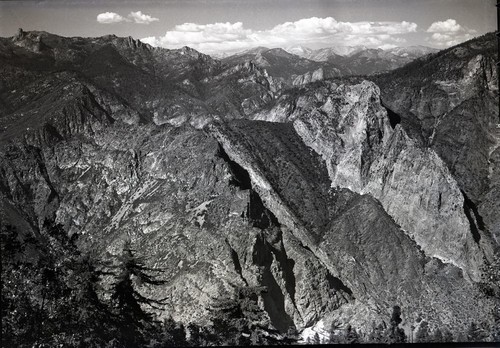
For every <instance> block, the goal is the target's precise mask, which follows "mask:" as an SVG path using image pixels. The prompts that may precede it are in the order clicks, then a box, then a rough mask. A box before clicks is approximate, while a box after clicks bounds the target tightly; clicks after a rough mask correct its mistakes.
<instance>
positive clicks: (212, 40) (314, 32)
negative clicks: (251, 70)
mask: <svg viewBox="0 0 500 348" xmlns="http://www.w3.org/2000/svg"><path fill="white" fill-rule="evenodd" d="M416 31H417V24H415V23H411V22H406V21H403V22H339V21H337V20H335V19H334V18H332V17H326V18H318V17H311V18H304V19H300V20H298V21H295V22H285V23H281V24H278V25H276V26H275V27H273V28H271V29H267V30H252V29H246V28H245V27H244V26H243V23H241V22H237V23H229V22H226V23H212V24H196V23H184V24H181V25H176V26H175V27H174V28H172V29H171V30H169V31H167V32H166V33H165V35H164V36H161V37H147V38H144V39H142V41H143V42H146V43H149V44H151V45H153V46H160V47H165V48H179V47H182V46H190V47H193V48H195V49H197V50H200V51H202V52H205V53H215V52H220V51H237V50H242V49H247V48H252V47H257V46H268V47H279V46H283V45H296V44H297V45H301V44H302V45H311V44H315V45H318V44H319V45H321V44H323V45H330V46H333V45H358V44H360V45H367V46H377V47H380V46H382V45H390V44H392V45H393V44H394V43H400V42H404V41H405V39H403V38H402V37H400V36H401V35H405V34H408V33H413V32H416ZM385 47H387V46H385Z"/></svg>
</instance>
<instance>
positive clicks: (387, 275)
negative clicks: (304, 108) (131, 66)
mask: <svg viewBox="0 0 500 348" xmlns="http://www.w3.org/2000/svg"><path fill="white" fill-rule="evenodd" d="M210 129H211V132H212V133H213V134H215V136H216V137H217V139H218V141H219V142H220V143H221V144H222V146H223V147H224V149H225V150H226V152H227V154H228V156H229V157H230V158H232V159H234V161H236V162H238V163H239V164H240V165H241V166H242V167H243V168H244V169H245V170H246V171H247V172H248V173H249V177H250V180H251V182H252V187H253V189H254V190H256V192H258V193H259V196H260V197H261V198H262V201H263V202H264V204H265V205H266V207H268V209H269V210H270V211H271V212H272V213H273V214H274V215H275V217H276V218H277V220H278V221H279V222H280V223H281V224H282V225H284V226H286V227H287V230H288V231H289V233H291V234H292V236H293V238H295V239H297V240H298V241H300V243H301V244H302V246H303V248H305V249H307V250H308V251H309V252H311V253H312V254H314V255H316V257H317V258H318V259H319V260H320V261H321V262H322V263H323V264H324V265H325V266H326V267H327V269H328V270H329V271H330V272H331V274H332V276H334V277H335V279H337V280H336V282H338V281H340V282H341V284H343V285H342V287H345V291H346V292H347V293H348V294H350V295H351V296H352V297H353V301H350V303H349V305H348V306H345V307H341V308H340V309H339V310H338V311H334V312H332V313H331V314H330V315H331V316H333V317H336V318H342V315H343V313H345V312H344V311H349V309H348V308H351V306H357V308H358V309H360V308H363V309H364V311H365V312H364V313H365V314H366V313H371V314H368V315H369V316H370V315H374V314H375V313H380V312H383V311H384V308H389V307H390V303H402V304H403V305H404V306H405V307H406V308H412V312H413V313H417V312H419V311H422V310H425V311H426V312H428V313H429V312H430V313H432V314H431V315H430V316H431V317H434V318H436V319H437V318H439V319H438V320H440V321H443V322H451V321H450V320H452V321H454V320H456V319H451V318H450V317H449V316H448V315H447V314H445V313H444V312H441V313H440V312H439V311H440V310H443V308H445V307H446V308H448V309H449V310H450V311H452V312H455V311H457V310H458V308H459V307H460V306H461V305H462V304H463V303H464V302H463V301H465V298H466V296H467V295H465V297H464V294H465V293H460V291H458V292H457V293H456V294H455V295H454V296H456V298H460V301H459V302H454V300H451V301H450V300H447V301H443V297H442V295H441V291H442V289H443V288H447V287H449V288H450V289H452V288H454V286H456V285H457V283H456V282H457V281H458V282H459V283H461V285H460V287H462V286H463V287H464V288H463V289H468V290H466V292H468V291H474V290H472V287H470V284H468V282H467V281H465V279H464V278H462V276H461V275H460V276H458V278H457V277H456V276H457V275H458V274H461V271H460V270H459V269H458V268H456V267H454V266H451V265H444V264H443V263H441V262H440V261H439V260H436V259H432V258H428V257H425V254H424V253H423V252H422V251H421V250H420V248H419V247H418V246H417V244H416V243H415V242H414V241H413V240H412V239H411V238H409V237H408V236H407V234H406V233H405V232H404V231H402V230H401V229H400V228H399V226H398V225H397V224H396V223H395V222H394V220H393V219H392V218H391V217H390V216H389V215H388V214H387V213H386V212H385V211H384V209H383V207H382V206H381V205H380V204H379V203H378V202H377V201H376V200H375V199H374V198H373V197H372V196H371V195H359V194H356V193H354V192H352V191H350V190H347V189H332V188H331V184H330V181H329V180H328V174H327V171H326V167H325V165H324V164H323V163H322V161H321V160H320V159H319V158H318V157H317V155H315V154H314V153H313V154H311V155H309V156H305V155H304V154H305V153H307V152H308V151H310V150H309V149H308V147H306V146H305V144H304V143H302V142H301V140H300V138H299V136H298V134H297V133H296V132H295V131H294V129H293V128H292V125H290V124H277V123H267V122H255V121H253V122H251V121H237V122H236V121H233V122H231V123H230V124H212V125H210ZM285 158H287V160H286V161H285V160H284V159H285ZM312 168H314V169H315V171H314V173H315V175H317V176H315V175H313V173H310V171H311V169H312ZM302 173H306V174H307V175H304V176H302V175H303V174H302ZM296 180H299V181H298V182H297V181H296ZM298 207H300V208H298ZM284 236H286V231H285V232H284ZM462 242H463V240H462ZM285 245H286V243H285ZM429 270H432V271H429ZM448 272H451V273H450V274H449V275H448V276H445V274H446V273H448ZM451 274H455V275H454V276H451ZM448 277H450V278H449V279H447V278H448ZM448 282H449V283H448ZM445 283H448V285H445ZM424 284H426V285H424ZM424 286H425V287H426V290H424V288H423V287H424ZM424 294H425V295H424ZM421 296H430V297H432V298H433V299H434V300H433V302H434V301H436V302H437V303H439V305H438V307H439V309H438V310H436V311H434V310H432V309H430V308H429V307H427V305H424V304H423V303H424V302H425V301H424V300H423V297H421ZM452 297H453V296H452ZM438 299H439V300H438ZM466 302H468V301H466ZM466 306H467V307H469V306H470V307H469V308H470V310H472V307H473V305H472V303H470V304H466ZM424 308H425V309H424ZM445 311H446V310H445ZM351 315H352V313H351ZM457 315H458V316H459V317H460V315H459V314H458V313H457ZM375 317H376V315H375ZM353 318H354V319H353ZM457 318H458V317H457ZM351 320H355V321H356V322H357V323H359V325H363V324H362V321H363V320H362V319H361V318H359V319H358V318H356V316H355V315H354V316H352V317H351ZM358 320H359V321H358Z"/></svg>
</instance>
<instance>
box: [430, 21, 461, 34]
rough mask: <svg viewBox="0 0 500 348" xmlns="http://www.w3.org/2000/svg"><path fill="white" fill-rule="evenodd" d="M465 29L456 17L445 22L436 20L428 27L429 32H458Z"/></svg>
mask: <svg viewBox="0 0 500 348" xmlns="http://www.w3.org/2000/svg"><path fill="white" fill-rule="evenodd" d="M460 30H463V28H462V26H461V25H460V24H458V23H457V21H456V20H454V19H447V20H445V21H443V22H439V21H438V22H434V23H432V24H431V26H430V27H429V28H428V29H427V32H428V33H456V32H458V31H460Z"/></svg>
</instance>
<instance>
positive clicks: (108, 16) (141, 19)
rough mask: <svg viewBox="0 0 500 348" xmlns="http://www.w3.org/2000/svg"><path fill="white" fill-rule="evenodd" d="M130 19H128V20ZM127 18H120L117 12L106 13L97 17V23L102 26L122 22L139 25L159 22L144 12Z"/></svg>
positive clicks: (133, 13)
mask: <svg viewBox="0 0 500 348" xmlns="http://www.w3.org/2000/svg"><path fill="white" fill-rule="evenodd" d="M127 17H128V18H127ZM127 17H123V16H120V15H119V14H118V13H115V12H104V13H100V14H98V15H97V21H98V22H99V23H101V24H112V23H120V22H134V23H138V24H149V23H152V22H156V21H159V19H158V18H154V17H151V16H150V15H147V14H144V13H142V11H136V12H130V13H129V14H128V16H127Z"/></svg>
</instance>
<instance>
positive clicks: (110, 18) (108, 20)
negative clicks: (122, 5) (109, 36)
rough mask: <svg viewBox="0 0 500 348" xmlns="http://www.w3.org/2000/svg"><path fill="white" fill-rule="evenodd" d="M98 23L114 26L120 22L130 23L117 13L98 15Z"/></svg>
mask: <svg viewBox="0 0 500 348" xmlns="http://www.w3.org/2000/svg"><path fill="white" fill-rule="evenodd" d="M97 21H98V22H99V23H101V24H112V23H119V22H129V19H127V18H125V17H122V16H120V15H119V14H118V13H115V12H104V13H99V14H98V15H97Z"/></svg>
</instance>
